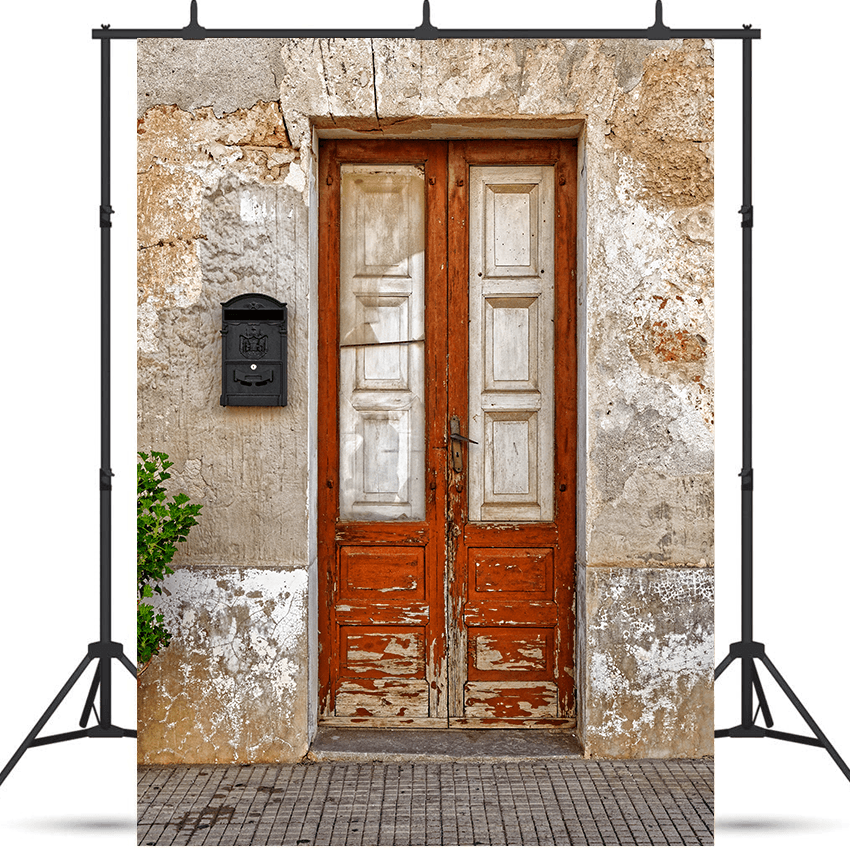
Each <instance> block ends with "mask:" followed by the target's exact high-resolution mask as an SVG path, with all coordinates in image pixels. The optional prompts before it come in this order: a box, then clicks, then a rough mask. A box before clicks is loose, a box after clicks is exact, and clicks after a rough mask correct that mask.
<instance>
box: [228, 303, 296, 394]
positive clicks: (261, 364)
mask: <svg viewBox="0 0 850 850" xmlns="http://www.w3.org/2000/svg"><path fill="white" fill-rule="evenodd" d="M221 307H222V311H221V399H220V401H221V404H222V405H223V406H225V407H235V406H242V407H283V406H284V405H286V394H287V386H286V385H287V370H286V353H287V336H288V333H287V316H286V304H282V303H281V302H280V301H278V300H277V299H275V298H272V297H271V296H270V295H260V294H259V293H256V292H253V293H249V294H247V295H237V296H236V297H235V298H231V299H230V301H225V302H224V303H223V304H222V305H221Z"/></svg>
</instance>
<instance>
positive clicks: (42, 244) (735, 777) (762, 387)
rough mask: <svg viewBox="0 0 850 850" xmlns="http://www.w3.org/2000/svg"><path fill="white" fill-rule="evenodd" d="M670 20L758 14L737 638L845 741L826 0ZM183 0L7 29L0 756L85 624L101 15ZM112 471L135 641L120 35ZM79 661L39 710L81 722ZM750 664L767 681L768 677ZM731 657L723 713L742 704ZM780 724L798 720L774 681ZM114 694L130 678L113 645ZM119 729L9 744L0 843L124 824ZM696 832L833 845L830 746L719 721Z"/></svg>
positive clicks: (719, 298)
mask: <svg viewBox="0 0 850 850" xmlns="http://www.w3.org/2000/svg"><path fill="white" fill-rule="evenodd" d="M200 6H201V11H200V22H201V24H202V25H205V26H207V27H248V26H262V27H274V26H280V27H283V26H286V27H330V26H334V27H340V28H342V27H352V28H354V27H357V28H367V27H386V26H395V27H403V28H412V27H414V26H417V25H418V24H419V23H420V20H421V6H420V3H419V2H418V0H403V2H402V0H396V2H366V3H363V4H356V3H349V2H342V0H325V2H324V3H321V4H318V3H309V4H305V3H282V2H264V0H243V1H242V2H241V3H238V4H234V3H232V2H227V0H201V3H200ZM664 6H665V14H664V17H665V22H666V23H667V25H668V26H673V27H701V28H709V27H710V28H738V27H740V26H741V25H742V24H744V23H752V24H753V25H754V26H756V27H759V28H761V30H762V40H761V41H758V42H756V43H755V45H754V50H753V53H754V69H755V70H754V93H755V95H754V97H755V137H754V139H755V148H754V156H755V168H754V205H755V222H756V227H755V231H754V246H755V248H754V250H755V313H756V319H755V387H756V389H755V437H754V446H755V450H754V467H755V481H756V490H755V505H756V508H755V516H756V520H755V540H756V557H755V564H756V620H755V622H756V628H755V638H756V640H760V641H762V642H764V643H765V644H766V645H767V650H768V654H769V656H770V657H771V659H772V660H773V661H774V663H775V664H776V665H777V666H778V667H779V669H780V671H781V672H782V673H783V675H784V676H785V678H786V679H787V680H788V682H789V684H790V685H791V687H792V688H794V690H795V691H796V693H797V695H798V696H799V697H800V699H801V700H802V701H803V703H804V704H805V706H806V707H807V708H808V709H809V711H810V712H811V713H812V714H813V716H814V718H815V719H816V721H817V722H818V723H819V724H820V726H821V727H822V729H823V730H824V732H825V733H826V734H827V735H828V736H829V737H830V739H831V740H832V742H833V744H834V745H835V746H836V748H837V749H838V751H839V752H840V753H841V754H842V755H843V756H844V758H845V759H850V727H848V724H847V723H846V719H847V716H848V703H847V698H848V688H847V685H846V679H847V676H846V672H845V670H846V651H847V637H846V623H847V620H848V617H847V600H848V596H850V578H848V572H850V557H848V544H847V528H848V524H847V520H846V515H847V513H848V508H850V501H849V500H848V497H847V489H846V482H847V479H848V474H850V461H848V452H847V436H848V427H847V418H846V417H847V411H848V404H847V400H846V397H847V394H848V385H850V382H848V380H847V375H846V364H847V336H848V333H847V319H846V317H847V315H848V311H849V310H850V297H848V282H850V281H848V271H847V259H846V255H847V243H848V236H847V225H848V215H847V211H846V210H847V207H846V203H847V195H848V188H850V186H848V176H847V172H848V168H847V154H846V131H845V128H846V118H845V115H846V112H847V102H848V96H847V88H846V81H845V75H846V68H847V65H846V61H845V54H846V40H845V39H846V27H847V24H848V13H847V12H846V6H845V4H839V3H836V2H825V0H813V2H808V3H805V4H797V3H794V4H792V3H790V2H769V0H712V2H711V3H708V2H704V3H703V2H695V0H667V2H666V3H665V4H664ZM188 16H189V0H178V2H175V0H145V2H144V3H141V2H133V3H131V2H116V1H115V0H112V2H110V1H109V0H75V2H73V3H64V2H59V0H50V2H35V0H32V1H31V2H29V3H23V2H19V3H17V4H15V5H14V6H8V7H4V14H3V30H2V32H3V35H2V50H0V61H2V75H0V85H2V100H0V105H2V157H3V172H2V184H1V185H2V190H3V205H2V221H3V227H2V236H3V241H2V246H3V259H4V268H5V272H4V273H3V280H4V284H5V285H4V286H3V291H2V301H3V303H2V308H0V310H2V312H0V321H2V328H3V331H2V334H0V342H2V360H0V393H2V411H3V415H2V425H0V428H2V435H0V436H2V441H0V451H2V454H0V458H2V472H3V478H2V488H3V490H4V491H5V498H4V500H3V504H4V508H3V511H2V518H3V525H2V541H3V554H2V584H0V592H2V597H0V598H2V608H0V612H2V613H0V642H2V643H0V682H2V685H0V688H2V690H0V706H2V709H0V711H2V714H0V717H1V718H2V722H0V764H4V763H5V762H6V760H7V759H8V758H9V757H10V756H11V754H12V753H13V752H14V751H15V749H16V748H17V746H18V745H19V743H20V742H21V741H22V740H23V738H24V737H25V735H26V734H27V732H28V731H29V729H30V728H31V727H32V725H33V724H34V723H35V722H36V720H37V719H38V717H39V716H40V715H41V713H42V711H44V709H45V708H46V707H47V705H48V704H49V702H50V701H51V699H52V698H53V696H54V695H55V694H56V693H57V692H58V690H59V688H60V687H61V686H62V684H63V683H64V681H65V680H66V679H67V677H68V676H69V675H70V673H71V672H72V671H73V670H74V668H75V667H76V665H77V664H78V663H79V661H80V660H81V659H82V657H83V655H84V654H85V651H86V646H87V644H88V643H89V642H93V641H96V640H98V638H99V634H98V617H97V611H98V498H99V490H98V468H99V431H98V429H99V414H98V410H99V334H98V311H99V306H98V305H99V271H98V270H99V265H98V257H99V253H98V250H99V236H100V231H99V228H98V204H99V155H100V150H99V93H98V92H99V46H98V44H96V43H94V42H93V41H92V39H91V37H90V33H91V30H92V29H93V28H96V27H99V26H100V25H101V24H102V23H111V24H112V26H113V27H116V28H141V27H170V28H177V27H182V26H184V25H185V24H186V23H187V22H188ZM653 19H654V3H653V2H652V0H629V2H625V0H619V1H618V0H598V1H597V2H594V3H579V2H566V1H565V0H558V2H548V0H524V2H522V3H521V4H509V3H492V2H487V0H474V2H473V0H454V2H450V0H433V3H432V23H433V24H434V25H436V26H438V27H440V26H441V27H445V28H448V27H464V28H473V27H493V28H495V27H505V28H512V27H526V26H539V27H555V26H561V27H630V28H643V27H647V26H649V25H650V24H651V23H652V21H653ZM112 52H113V117H114V151H113V175H114V179H113V199H112V205H113V207H114V208H115V210H116V214H115V216H114V218H113V221H114V228H113V257H114V259H113V293H114V295H113V299H114V350H113V357H114V360H113V399H114V430H113V453H112V466H113V469H114V471H115V473H116V477H115V479H114V481H115V490H114V501H115V512H114V516H115V545H114V585H115V603H114V632H113V639H114V640H117V641H120V642H122V643H124V645H125V647H126V648H127V652H128V654H129V655H131V657H132V653H133V647H134V635H133V628H132V627H133V619H134V614H133V599H134V597H133V593H134V573H133V543H134V535H135V526H134V523H133V491H134V487H133V483H134V464H135V387H136V370H135V356H134V352H135V288H134V286H133V281H134V276H135V143H134V136H135V132H134V130H135V123H134V122H135V117H136V115H135V103H136V98H135V91H136V89H135V45H134V43H133V42H118V43H115V44H114V46H113V51H112ZM740 69H741V45H740V42H737V41H735V42H719V43H718V44H717V52H716V82H717V111H716V127H717V184H716V185H717V193H716V209H717V224H716V234H717V237H716V238H717V255H716V256H717V277H716V302H717V334H716V340H715V342H716V358H717V454H716V474H717V486H716V492H717V507H716V512H717V545H716V556H717V593H718V595H717V657H718V661H719V660H720V659H721V658H722V657H723V656H724V655H725V653H726V648H727V647H728V645H729V644H730V643H731V642H733V641H736V640H738V639H739V638H740V620H739V607H738V605H739V603H738V586H739V578H738V576H739V572H738V570H739V563H740V561H739V554H738V552H739V550H738V546H739V543H738V541H739V536H738V535H739V520H738V516H739V513H738V512H739V503H740V501H739V500H740V496H739V492H740V491H739V489H738V487H739V479H738V477H737V474H738V471H739V470H740V466H741V449H740V381H739V375H740V343H739V338H740V337H739V330H740V307H739V304H740V253H739V251H740V226H739V225H740V216H739V215H738V212H737V211H738V207H739V206H740V202H741V196H740V172H739V167H740V103H741V100H740V79H741V75H740ZM92 673H93V667H92V668H91V670H90V672H89V673H87V674H86V676H85V678H84V680H83V683H81V685H80V686H79V687H78V688H77V690H75V691H74V692H72V694H71V696H70V697H69V698H68V699H66V701H65V703H64V704H63V708H62V709H61V710H60V712H58V713H57V715H56V717H55V719H54V721H52V722H51V724H50V725H49V726H48V728H47V730H46V731H47V732H60V731H67V730H69V729H73V728H76V721H77V716H78V714H79V711H80V709H81V707H82V704H83V701H84V699H85V693H86V689H87V687H88V684H89V681H90V679H91V674H92ZM767 678H768V677H767V675H765V679H767ZM739 681H740V676H739V667H738V665H737V664H735V665H734V666H733V667H732V668H730V670H729V671H727V672H726V673H725V674H724V675H723V677H722V678H721V679H720V681H719V682H718V686H717V725H718V726H728V725H733V724H735V723H737V722H738V719H739V704H740V703H739V700H740V696H739V691H740V687H739ZM768 687H769V696H770V706H771V708H772V709H773V712H774V715H775V717H776V721H777V728H779V729H783V730H785V731H796V732H799V733H805V732H806V731H807V730H806V729H805V726H804V725H803V723H802V721H801V720H800V719H799V717H798V716H797V714H796V712H795V711H794V709H793V708H792V707H791V706H790V704H789V703H788V702H787V700H786V699H785V697H784V696H782V694H781V693H779V692H778V690H777V689H776V688H775V687H772V686H770V685H768ZM113 692H114V700H113V704H114V720H115V722H117V723H120V724H123V725H126V726H134V725H135V707H134V698H135V685H134V683H133V680H132V679H131V677H130V676H129V675H128V674H127V673H126V672H125V671H124V670H123V668H120V667H119V666H117V665H116V666H115V668H114V688H113ZM134 765H135V743H134V742H133V741H132V740H130V739H122V740H107V741H98V740H83V741H72V742H69V743H62V744H56V745H52V746H48V747H42V748H39V749H33V750H29V751H28V752H27V753H25V755H24V757H23V759H22V761H21V762H20V763H19V764H18V766H17V767H16V768H15V770H14V771H13V772H12V774H11V775H10V777H9V779H8V780H7V781H6V783H5V784H4V785H3V787H2V788H0V842H2V844H3V846H4V847H10V848H11V847H15V848H18V847H29V846H33V847H44V846H48V847H49V846H56V847H58V846H62V847H75V846H79V847H87V848H94V847H99V846H103V847H123V846H126V847H131V846H134V845H135V832H134V824H135V767H134ZM716 770H717V790H716V806H717V838H716V843H717V846H718V847H738V846H740V847H744V846H746V847H747V848H751V849H752V848H761V847H764V848H767V847H770V848H779V847H795V848H796V847H799V846H806V847H824V848H827V847H847V846H850V807H848V805H847V804H848V801H850V782H848V781H847V780H846V779H844V778H843V776H842V775H841V773H840V772H839V770H838V768H837V767H836V766H835V764H834V763H833V762H832V760H831V759H830V758H829V756H828V755H827V754H826V752H825V751H823V750H820V749H815V748H811V747H805V746H801V745H797V744H788V743H783V742H778V741H766V740H762V741H741V740H738V741H730V740H721V741H718V744H717V751H716Z"/></svg>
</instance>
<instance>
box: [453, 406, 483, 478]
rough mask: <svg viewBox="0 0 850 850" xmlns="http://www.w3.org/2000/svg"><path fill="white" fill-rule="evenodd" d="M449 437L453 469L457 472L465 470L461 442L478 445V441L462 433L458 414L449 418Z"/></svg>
mask: <svg viewBox="0 0 850 850" xmlns="http://www.w3.org/2000/svg"><path fill="white" fill-rule="evenodd" d="M449 439H450V447H451V450H452V469H453V470H454V471H455V472H463V451H461V447H460V444H461V443H472V444H473V445H475V446H477V445H478V443H477V442H476V441H475V440H470V439H469V437H464V436H463V434H461V433H460V419H459V418H458V417H457V416H452V418H451V419H450V420H449Z"/></svg>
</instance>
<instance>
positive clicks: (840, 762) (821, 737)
mask: <svg viewBox="0 0 850 850" xmlns="http://www.w3.org/2000/svg"><path fill="white" fill-rule="evenodd" d="M761 660H762V662H763V663H764V666H765V667H767V669H768V670H769V671H770V674H771V675H772V676H773V678H774V679H776V683H777V684H778V685H779V687H780V688H782V690H783V692H784V693H785V696H787V697H788V699H789V700H791V703H792V705H793V706H794V708H796V709H797V711H798V712H799V713H800V716H801V717H802V718H803V720H805V721H806V723H808V725H809V728H810V729H811V730H812V732H814V733H815V737H816V738H817V739H818V740H819V741H820V742H821V744H822V745H823V748H824V749H825V750H826V751H827V752H828V753H829V754H830V755H831V756H832V760H833V761H834V762H835V763H836V764H837V765H838V767H839V769H840V770H841V772H842V773H843V774H844V776H845V777H846V778H847V779H848V780H850V768H848V767H847V765H846V764H845V763H844V760H843V759H842V758H841V756H840V755H838V752H837V750H836V749H835V747H833V746H832V744H830V743H829V741H828V740H827V738H826V735H824V734H823V732H821V730H820V728H819V727H818V725H817V723H815V721H814V720H813V719H812V716H811V715H810V714H809V712H808V711H806V708H805V706H804V705H803V703H801V702H800V700H798V699H797V697H796V696H795V695H794V691H792V690H791V688H790V687H789V686H788V683H787V682H786V681H785V679H783V678H782V676H780V675H779V671H778V670H777V669H776V667H774V666H773V664H772V662H771V661H770V659H769V658H768V657H767V656H766V655H763V656H762V659H761Z"/></svg>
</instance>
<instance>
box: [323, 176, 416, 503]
mask: <svg viewBox="0 0 850 850" xmlns="http://www.w3.org/2000/svg"><path fill="white" fill-rule="evenodd" d="M341 171H342V209H341V222H340V284H339V339H340V341H339V376H340V377H339V384H340V386H339V440H340V463H341V464H342V466H341V468H340V506H339V511H340V519H342V520H368V519H372V520H395V519H420V520H421V519H425V481H424V475H425V453H424V449H425V406H424V395H425V394H424V388H425V374H424V366H425V356H424V355H425V343H424V338H425V262H424V259H425V220H424V208H425V188H424V183H425V175H424V168H417V167H416V166H411V165H395V166H393V165H383V166H378V165H343V166H342V169H341Z"/></svg>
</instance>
